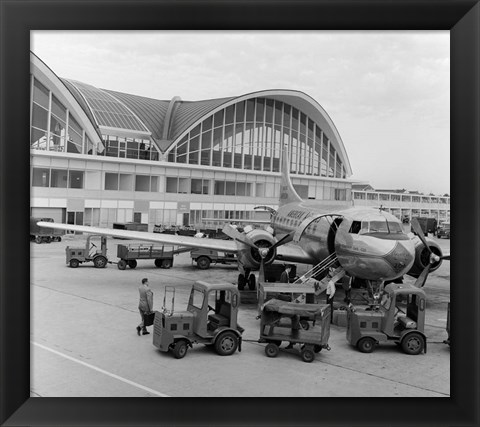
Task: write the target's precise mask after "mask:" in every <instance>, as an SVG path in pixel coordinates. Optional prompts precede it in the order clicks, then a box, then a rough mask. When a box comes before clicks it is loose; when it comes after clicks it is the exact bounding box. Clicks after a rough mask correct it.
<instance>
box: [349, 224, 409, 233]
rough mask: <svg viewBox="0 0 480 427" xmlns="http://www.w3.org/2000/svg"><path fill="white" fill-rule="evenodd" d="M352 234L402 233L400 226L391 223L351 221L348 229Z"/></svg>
mask: <svg viewBox="0 0 480 427" xmlns="http://www.w3.org/2000/svg"><path fill="white" fill-rule="evenodd" d="M350 233H352V234H366V233H394V234H396V233H403V230H402V226H401V224H399V223H397V222H393V221H388V222H387V221H370V222H369V221H362V222H361V223H360V221H353V222H352V225H351V227H350Z"/></svg>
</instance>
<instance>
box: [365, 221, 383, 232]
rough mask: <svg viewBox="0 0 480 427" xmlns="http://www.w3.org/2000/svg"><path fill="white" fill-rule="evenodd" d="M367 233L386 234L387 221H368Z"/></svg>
mask: <svg viewBox="0 0 480 427" xmlns="http://www.w3.org/2000/svg"><path fill="white" fill-rule="evenodd" d="M368 231H369V232H370V233H388V227H387V221H370V223H369V227H368Z"/></svg>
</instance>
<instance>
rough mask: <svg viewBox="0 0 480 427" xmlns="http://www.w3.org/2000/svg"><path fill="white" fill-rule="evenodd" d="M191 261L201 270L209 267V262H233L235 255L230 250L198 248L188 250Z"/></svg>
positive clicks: (235, 260)
mask: <svg viewBox="0 0 480 427" xmlns="http://www.w3.org/2000/svg"><path fill="white" fill-rule="evenodd" d="M190 257H191V258H192V262H193V261H195V262H196V263H197V267H198V268H200V269H201V270H207V269H209V268H210V264H211V263H212V262H213V263H214V264H233V263H236V262H237V257H236V256H235V254H234V253H231V252H222V251H215V250H211V249H203V248H198V249H194V250H193V251H191V252H190Z"/></svg>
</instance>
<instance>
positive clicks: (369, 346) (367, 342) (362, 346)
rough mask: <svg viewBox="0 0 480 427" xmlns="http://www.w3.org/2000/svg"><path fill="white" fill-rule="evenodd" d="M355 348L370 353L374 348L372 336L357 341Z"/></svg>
mask: <svg viewBox="0 0 480 427" xmlns="http://www.w3.org/2000/svg"><path fill="white" fill-rule="evenodd" d="M357 348H358V349H359V350H360V351H361V352H362V353H371V352H372V351H373V350H374V349H375V340H374V339H373V338H372V337H364V338H362V339H361V340H360V341H358V343H357Z"/></svg>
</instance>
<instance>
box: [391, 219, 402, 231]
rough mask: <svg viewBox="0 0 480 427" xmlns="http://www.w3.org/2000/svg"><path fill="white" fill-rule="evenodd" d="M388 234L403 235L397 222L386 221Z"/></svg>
mask: <svg viewBox="0 0 480 427" xmlns="http://www.w3.org/2000/svg"><path fill="white" fill-rule="evenodd" d="M388 228H389V229H390V233H403V230H402V226H401V225H400V224H399V223H398V222H391V221H388Z"/></svg>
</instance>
